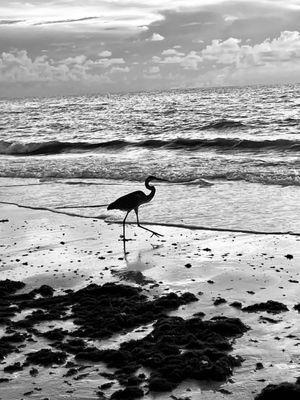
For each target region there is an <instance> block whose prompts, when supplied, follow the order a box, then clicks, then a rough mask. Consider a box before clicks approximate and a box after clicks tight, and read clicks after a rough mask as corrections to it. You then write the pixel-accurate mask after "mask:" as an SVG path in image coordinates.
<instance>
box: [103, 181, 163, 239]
mask: <svg viewBox="0 0 300 400" xmlns="http://www.w3.org/2000/svg"><path fill="white" fill-rule="evenodd" d="M154 179H156V180H162V179H158V178H155V177H154V176H148V178H147V179H146V180H145V186H146V188H147V189H148V190H150V193H149V194H148V195H147V194H145V193H144V192H142V191H141V190H137V191H136V192H132V193H129V194H126V195H125V196H122V197H119V198H118V199H117V200H116V201H114V202H113V203H111V204H109V206H108V207H107V209H108V210H121V211H126V212H127V213H126V216H125V218H124V220H123V239H124V240H125V221H126V218H127V216H128V214H129V213H130V211H132V210H134V211H135V213H136V218H137V224H138V226H139V227H140V228H143V229H145V230H147V231H149V232H152V234H154V235H158V236H161V235H159V233H156V232H154V231H152V230H151V229H148V228H145V227H144V226H142V225H141V224H140V223H139V216H138V209H139V207H140V206H141V205H142V204H145V203H149V201H151V200H152V199H153V197H154V195H155V192H156V190H155V187H154V186H153V185H150V184H149V182H150V181H151V180H154Z"/></svg>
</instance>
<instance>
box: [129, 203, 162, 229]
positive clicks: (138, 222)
mask: <svg viewBox="0 0 300 400" xmlns="http://www.w3.org/2000/svg"><path fill="white" fill-rule="evenodd" d="M134 211H135V213H136V221H137V225H138V227H140V228H142V229H145V230H146V231H148V232H151V233H152V236H153V235H155V236H163V235H161V234H160V233H157V232H154V231H152V230H151V229H148V228H145V227H144V226H142V225H141V224H140V221H139V209H138V208H135V209H134Z"/></svg>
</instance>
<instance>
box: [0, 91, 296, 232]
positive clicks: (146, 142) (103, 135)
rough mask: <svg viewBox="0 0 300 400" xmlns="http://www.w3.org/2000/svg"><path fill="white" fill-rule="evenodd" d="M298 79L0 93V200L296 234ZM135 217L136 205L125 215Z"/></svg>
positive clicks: (68, 210)
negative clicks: (113, 205) (118, 205)
mask: <svg viewBox="0 0 300 400" xmlns="http://www.w3.org/2000/svg"><path fill="white" fill-rule="evenodd" d="M299 95H300V85H282V86H252V87H229V88H211V89H188V90H172V91H161V92H151V93H150V92H139V93H129V94H113V95H92V96H91V95H90V96H70V97H52V98H24V99H15V100H6V99H2V100H0V201H2V202H12V203H16V204H20V205H26V206H34V207H47V208H51V209H55V210H57V211H59V212H66V213H73V214H76V215H83V216H91V217H98V218H101V219H104V220H110V221H111V220H115V219H117V220H120V219H121V218H122V213H119V212H111V211H107V210H106V206H107V204H109V203H110V202H112V201H113V200H115V199H116V198H117V197H119V196H121V195H124V194H126V193H128V192H130V191H133V190H140V189H141V190H145V191H147V190H146V189H145V188H143V181H144V179H145V178H146V177H147V176H148V175H155V176H157V177H160V178H165V179H167V180H168V182H165V183H160V184H158V185H157V193H156V196H155V198H154V199H153V200H152V202H151V203H149V204H148V205H147V206H144V207H143V208H141V210H140V219H141V220H142V221H145V222H150V223H165V224H170V225H182V226H187V227H188V226H193V227H194V228H195V227H197V226H199V227H201V226H202V227H203V226H205V227H210V228H221V229H238V230H254V231H260V232H261V231H263V232H288V231H289V232H298V233H299V232H300V218H299V216H300V201H299V200H300V96H299ZM132 218H133V219H134V215H133V216H132Z"/></svg>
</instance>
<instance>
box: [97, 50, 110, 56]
mask: <svg viewBox="0 0 300 400" xmlns="http://www.w3.org/2000/svg"><path fill="white" fill-rule="evenodd" d="M98 55H99V57H110V56H111V55H112V52H111V51H109V50H103V51H101V52H100V53H99V54H98Z"/></svg>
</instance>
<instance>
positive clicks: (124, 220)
mask: <svg viewBox="0 0 300 400" xmlns="http://www.w3.org/2000/svg"><path fill="white" fill-rule="evenodd" d="M129 213H130V211H127V214H126V215H125V218H124V219H123V240H124V242H125V240H126V236H125V222H126V218H127V217H128V214H129Z"/></svg>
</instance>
